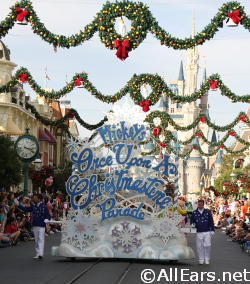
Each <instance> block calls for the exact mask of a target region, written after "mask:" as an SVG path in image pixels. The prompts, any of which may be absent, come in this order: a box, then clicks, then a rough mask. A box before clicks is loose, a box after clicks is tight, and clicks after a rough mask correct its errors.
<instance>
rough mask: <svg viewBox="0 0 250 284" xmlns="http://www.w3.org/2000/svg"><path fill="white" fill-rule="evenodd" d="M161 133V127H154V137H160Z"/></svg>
mask: <svg viewBox="0 0 250 284" xmlns="http://www.w3.org/2000/svg"><path fill="white" fill-rule="evenodd" d="M160 132H161V128H160V127H154V128H153V135H155V136H159V134H160Z"/></svg>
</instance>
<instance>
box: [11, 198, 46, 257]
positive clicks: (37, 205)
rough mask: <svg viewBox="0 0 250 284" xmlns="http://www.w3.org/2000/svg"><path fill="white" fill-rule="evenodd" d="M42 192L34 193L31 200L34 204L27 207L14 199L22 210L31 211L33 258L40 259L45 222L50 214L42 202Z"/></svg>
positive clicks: (42, 251)
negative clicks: (34, 245) (33, 243)
mask: <svg viewBox="0 0 250 284" xmlns="http://www.w3.org/2000/svg"><path fill="white" fill-rule="evenodd" d="M42 200H43V195H42V194H34V195H33V201H34V204H32V205H31V206H28V207H24V206H22V205H19V201H18V200H17V199H15V200H14V202H15V204H16V205H17V206H18V208H19V209H21V210H22V211H24V212H33V221H32V226H33V232H34V237H35V244H36V256H35V257H34V258H35V259H42V258H43V254H44V237H45V227H46V223H48V222H49V220H50V219H51V216H50V214H49V211H48V207H47V206H46V205H45V204H44V203H43V202H42Z"/></svg>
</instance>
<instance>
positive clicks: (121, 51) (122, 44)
mask: <svg viewBox="0 0 250 284" xmlns="http://www.w3.org/2000/svg"><path fill="white" fill-rule="evenodd" d="M114 47H116V48H117V52H116V54H115V55H116V56H117V57H118V58H119V59H121V60H125V59H126V58H127V57H128V51H127V48H129V47H130V40H128V39H125V40H124V41H122V40H120V39H116V40H115V41H114Z"/></svg>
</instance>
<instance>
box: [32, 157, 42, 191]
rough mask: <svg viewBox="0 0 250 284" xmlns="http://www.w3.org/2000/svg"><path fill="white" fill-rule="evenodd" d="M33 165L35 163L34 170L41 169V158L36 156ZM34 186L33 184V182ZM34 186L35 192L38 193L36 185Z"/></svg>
mask: <svg viewBox="0 0 250 284" xmlns="http://www.w3.org/2000/svg"><path fill="white" fill-rule="evenodd" d="M34 165H35V170H36V171H37V172H39V171H41V169H42V160H41V159H40V158H36V159H35V161H34ZM33 186H34V184H33ZM35 187H36V193H38V190H37V186H35Z"/></svg>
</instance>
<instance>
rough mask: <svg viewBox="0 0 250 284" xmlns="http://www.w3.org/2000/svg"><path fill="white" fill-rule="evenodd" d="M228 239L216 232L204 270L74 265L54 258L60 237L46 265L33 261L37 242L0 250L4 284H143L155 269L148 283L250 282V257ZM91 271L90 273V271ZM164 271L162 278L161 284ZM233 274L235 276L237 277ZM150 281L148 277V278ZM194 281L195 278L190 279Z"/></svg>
mask: <svg viewBox="0 0 250 284" xmlns="http://www.w3.org/2000/svg"><path fill="white" fill-rule="evenodd" d="M188 239H189V245H190V246H191V247H192V248H193V249H194V250H195V235H189V236H188ZM226 239H227V237H226V235H225V233H224V232H223V231H222V230H216V234H215V235H214V237H213V244H212V260H211V263H210V265H202V266H201V265H198V264H197V259H194V260H186V261H181V262H178V263H169V262H162V261H145V260H131V259H122V260H121V259H115V260H114V259H87V260H86V259H76V261H74V262H73V261H71V260H70V259H66V258H62V257H53V256H51V253H50V250H51V247H52V246H55V245H59V242H60V234H56V235H52V236H49V237H46V245H45V247H46V249H45V257H44V259H43V260H42V261H41V260H34V259H33V256H34V255H35V251H34V245H35V244H34V242H25V243H21V244H20V245H18V246H16V247H9V248H5V249H0V283H1V284H2V283H4V284H10V283H11V284H13V283H19V284H26V283H36V284H45V283H53V284H66V283H77V284H78V283H85V284H90V283H91V284H92V283H102V284H106V283H107V284H114V283H117V284H118V283H121V284H137V283H143V282H142V281H141V272H142V271H143V270H144V269H153V270H154V272H155V275H156V278H155V281H153V282H148V283H180V282H181V277H182V280H183V281H182V282H185V281H184V280H193V281H192V282H194V283H195V282H196V283H201V281H202V280H201V275H202V273H203V283H211V282H213V283H221V282H223V283H238V282H243V283H247V281H246V280H249V281H250V273H249V275H248V274H245V280H244V275H243V274H240V273H238V274H237V273H236V272H243V270H244V269H246V271H249V272H250V265H249V264H250V256H249V255H248V254H247V253H244V252H242V251H241V250H240V247H239V245H238V244H237V243H232V242H227V241H226ZM88 268H90V269H89V270H88V271H86V270H87V269H88ZM161 269H165V271H166V273H165V274H164V273H163V270H161ZM184 269H185V270H184ZM171 270H172V280H171ZM84 271H85V273H84V274H83V275H82V276H81V277H80V278H79V279H75V281H72V280H73V279H74V278H75V277H76V276H77V275H79V274H80V273H82V272H84ZM160 271H161V276H162V277H161V279H158V280H159V281H157V278H158V276H159V273H160ZM223 272H230V273H231V276H232V279H231V281H230V279H229V276H228V274H226V276H225V279H224V280H225V281H223ZM233 273H235V274H234V276H233ZM184 274H185V275H184ZM149 277H150V275H149V274H148V275H147V278H149ZM176 277H177V279H176ZM190 277H193V278H191V279H190ZM233 277H234V279H233ZM218 279H220V280H218ZM236 280H238V281H236ZM186 282H187V281H186Z"/></svg>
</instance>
